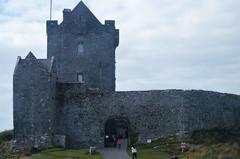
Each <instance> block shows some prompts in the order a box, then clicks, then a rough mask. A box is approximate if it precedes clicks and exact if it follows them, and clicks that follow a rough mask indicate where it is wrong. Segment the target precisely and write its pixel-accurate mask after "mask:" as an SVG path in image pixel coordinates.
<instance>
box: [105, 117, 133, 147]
mask: <svg viewBox="0 0 240 159" xmlns="http://www.w3.org/2000/svg"><path fill="white" fill-rule="evenodd" d="M128 134H129V121H128V119H126V118H118V117H116V118H110V119H108V120H107V121H106V123H105V135H104V146H105V147H115V146H116V140H117V139H118V138H120V139H123V140H128Z"/></svg>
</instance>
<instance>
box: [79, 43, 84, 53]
mask: <svg viewBox="0 0 240 159" xmlns="http://www.w3.org/2000/svg"><path fill="white" fill-rule="evenodd" d="M83 53H84V44H83V42H81V43H79V44H78V55H83Z"/></svg>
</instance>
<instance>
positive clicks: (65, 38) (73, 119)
mask: <svg viewBox="0 0 240 159" xmlns="http://www.w3.org/2000/svg"><path fill="white" fill-rule="evenodd" d="M47 37H48V38H47V42H48V43H47V59H37V58H36V57H35V56H34V55H33V54H32V53H31V52H30V53H29V54H28V55H27V56H26V58H25V59H22V58H21V57H18V59H17V64H16V67H15V70H14V76H13V89H14V93H13V108H14V133H15V139H16V142H17V143H18V144H21V145H32V146H35V147H48V146H52V145H53V146H62V147H67V148H82V147H89V146H98V147H104V146H113V144H114V143H113V138H114V137H120V138H127V139H129V141H133V140H135V141H137V142H139V143H146V142H147V141H148V140H155V139H158V138H160V137H162V136H167V135H181V134H185V133H191V132H193V131H195V130H200V129H212V128H234V127H236V126H237V125H238V124H239V122H238V121H239V112H240V111H239V110H240V96H238V95H232V94H224V93H217V92H209V91H200V90H189V91H185V90H159V91H130V92H116V91H115V49H116V47H117V46H118V45H119V30H118V29H116V28H115V22H114V21H113V20H106V21H105V24H101V22H99V20H98V19H97V18H96V17H95V16H94V15H93V14H92V12H91V11H90V10H89V9H88V8H87V7H86V5H85V4H84V3H83V2H80V3H79V4H78V5H77V6H76V7H75V8H74V9H73V10H70V9H64V10H63V21H62V22H61V23H60V24H58V21H53V20H50V21H47Z"/></svg>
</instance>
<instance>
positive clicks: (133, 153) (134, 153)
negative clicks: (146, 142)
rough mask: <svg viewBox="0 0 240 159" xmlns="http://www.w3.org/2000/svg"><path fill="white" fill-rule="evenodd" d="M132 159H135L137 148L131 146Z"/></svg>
mask: <svg viewBox="0 0 240 159" xmlns="http://www.w3.org/2000/svg"><path fill="white" fill-rule="evenodd" d="M131 149H132V159H137V148H136V147H135V145H132V148H131Z"/></svg>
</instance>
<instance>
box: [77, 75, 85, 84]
mask: <svg viewBox="0 0 240 159" xmlns="http://www.w3.org/2000/svg"><path fill="white" fill-rule="evenodd" d="M77 80H78V82H79V83H84V78H83V74H82V73H78V74H77Z"/></svg>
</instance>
